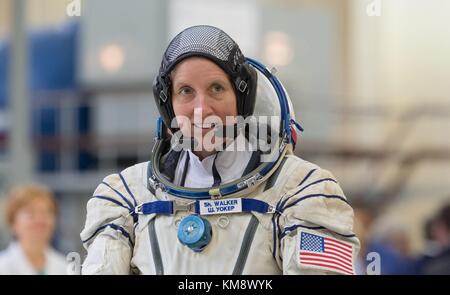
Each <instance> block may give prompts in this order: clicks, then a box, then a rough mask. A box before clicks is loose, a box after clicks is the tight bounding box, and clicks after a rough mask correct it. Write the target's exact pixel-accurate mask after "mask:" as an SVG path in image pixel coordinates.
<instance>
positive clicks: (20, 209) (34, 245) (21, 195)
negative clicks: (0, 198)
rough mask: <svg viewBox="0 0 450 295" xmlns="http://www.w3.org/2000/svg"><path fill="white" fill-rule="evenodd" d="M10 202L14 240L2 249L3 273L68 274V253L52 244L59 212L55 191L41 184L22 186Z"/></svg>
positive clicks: (8, 210)
mask: <svg viewBox="0 0 450 295" xmlns="http://www.w3.org/2000/svg"><path fill="white" fill-rule="evenodd" d="M6 202H7V203H6V214H5V215H6V224H7V226H8V227H9V229H10V232H11V234H12V236H13V241H12V242H11V244H10V246H9V247H8V248H7V249H6V250H5V251H2V252H0V274H2V275H6V274H10V275H33V274H48V275H55V274H66V262H65V259H64V256H62V255H61V254H59V253H57V252H56V251H55V250H53V249H52V248H51V246H50V242H51V239H52V236H53V232H54V229H55V224H56V215H57V206H56V201H55V199H54V197H53V194H52V193H51V192H50V191H48V190H47V189H46V188H44V187H41V186H38V185H25V186H19V187H16V188H14V189H12V190H11V191H10V192H9V194H8V196H7V201H6Z"/></svg>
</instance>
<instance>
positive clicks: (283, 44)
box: [263, 31, 294, 67]
mask: <svg viewBox="0 0 450 295" xmlns="http://www.w3.org/2000/svg"><path fill="white" fill-rule="evenodd" d="M291 44H292V43H291V40H290V38H289V35H288V34H286V33H284V32H277V31H272V32H267V33H266V34H265V35H264V51H263V57H264V60H265V61H266V62H267V64H269V65H271V66H277V67H280V66H286V65H288V64H289V63H290V62H291V61H292V59H293V58H294V50H293V49H292V45H291Z"/></svg>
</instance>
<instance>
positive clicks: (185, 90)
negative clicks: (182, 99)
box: [178, 86, 193, 95]
mask: <svg viewBox="0 0 450 295" xmlns="http://www.w3.org/2000/svg"><path fill="white" fill-rule="evenodd" d="M192 92H193V90H192V88H191V87H189V86H184V87H181V88H180V89H179V90H178V93H179V94H181V95H190V94H192Z"/></svg>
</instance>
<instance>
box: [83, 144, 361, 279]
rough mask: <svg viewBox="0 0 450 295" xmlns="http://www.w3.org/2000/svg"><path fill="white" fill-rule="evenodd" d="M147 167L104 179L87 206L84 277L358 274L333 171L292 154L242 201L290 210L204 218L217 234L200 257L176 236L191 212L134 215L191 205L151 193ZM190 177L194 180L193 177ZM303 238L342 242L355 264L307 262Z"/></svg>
mask: <svg viewBox="0 0 450 295" xmlns="http://www.w3.org/2000/svg"><path fill="white" fill-rule="evenodd" d="M218 157H219V156H218ZM181 159H182V158H181ZM180 161H182V160H180ZM236 165H240V166H239V167H241V166H242V164H240V163H238V164H233V165H232V166H231V167H230V169H233V168H234V167H235V166H236ZM178 166H180V165H178ZM148 167H149V163H148V162H146V163H140V164H137V165H134V166H132V167H129V168H127V169H125V170H124V171H122V172H120V173H118V174H112V175H109V176H107V177H106V178H105V179H104V180H103V182H102V183H101V184H100V185H99V186H98V187H97V189H96V190H95V192H94V195H93V197H92V199H90V200H89V201H88V204H87V219H86V224H85V228H84V230H83V231H82V233H81V235H80V236H81V239H82V240H83V243H84V247H85V248H86V250H87V252H88V254H87V257H86V259H85V261H84V263H83V267H82V273H83V274H188V275H193V274H350V273H353V272H354V266H353V264H354V261H355V260H356V256H357V253H358V251H359V247H360V246H359V241H358V239H357V237H356V236H355V235H354V233H353V230H352V228H353V210H352V208H351V206H350V205H349V204H348V202H347V200H346V197H345V195H344V193H343V192H342V190H341V188H340V186H339V184H338V182H337V181H336V179H335V178H334V177H333V175H332V174H331V173H330V172H328V171H327V170H324V169H321V168H320V167H318V166H317V165H315V164H312V163H309V162H307V161H304V160H302V159H300V158H298V157H297V156H295V155H293V154H292V152H291V151H290V149H289V151H288V153H287V154H286V155H285V156H284V159H283V161H282V162H281V164H280V166H279V167H278V168H277V170H276V171H275V172H274V173H273V175H272V176H271V177H270V178H269V179H268V180H267V181H266V182H264V183H262V184H261V185H259V186H256V187H255V188H254V190H253V191H252V192H251V193H249V194H248V195H246V196H245V197H246V198H255V199H258V200H262V201H265V202H267V203H268V204H270V205H273V206H276V205H280V206H281V205H283V208H285V209H284V210H283V211H282V212H281V213H280V214H262V213H255V212H252V213H248V212H246V213H233V214H224V215H208V216H204V218H206V219H207V220H208V221H209V222H210V223H211V226H212V231H213V235H212V240H211V242H210V243H209V244H208V245H207V246H206V248H205V249H204V250H203V251H201V252H194V251H192V250H191V249H189V248H188V247H186V246H184V245H182V244H181V243H180V242H179V241H178V238H177V226H178V224H179V222H180V220H181V219H182V218H183V217H185V216H187V215H189V214H192V213H189V212H182V211H181V212H176V213H175V214H174V215H156V214H150V215H138V216H136V215H134V214H132V213H131V212H132V210H133V208H135V207H136V206H137V205H139V204H142V203H147V202H151V201H156V200H177V201H180V202H185V201H186V200H184V199H180V198H177V197H175V196H172V195H169V194H167V193H163V192H161V190H156V192H155V193H152V192H151V190H150V189H149V186H148V182H147V179H148V177H149V175H148ZM236 167H237V166H236ZM177 170H179V169H178V168H177ZM190 175H191V176H189V174H188V177H195V173H194V172H191V174H190ZM280 208H281V207H280ZM305 234H312V235H314V237H319V238H323V239H332V240H334V241H338V242H341V243H343V244H345V245H346V247H349V249H351V250H350V252H349V253H351V254H350V255H351V258H350V263H348V262H347V263H346V262H345V261H343V262H342V263H343V264H345V265H344V266H342V267H329V265H328V266H327V263H326V261H325V263H321V264H316V265H313V264H309V265H308V264H305V263H302V262H301V261H300V260H299V253H300V250H301V249H300V245H301V240H300V237H301V236H303V235H305ZM334 261H336V260H334ZM339 261H342V259H341V260H339ZM349 264H352V265H349ZM339 265H340V264H339Z"/></svg>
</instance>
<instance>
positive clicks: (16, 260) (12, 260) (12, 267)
mask: <svg viewBox="0 0 450 295" xmlns="http://www.w3.org/2000/svg"><path fill="white" fill-rule="evenodd" d="M45 256H46V264H45V268H44V270H43V274H46V275H65V274H67V270H66V269H67V263H66V259H65V258H64V256H63V255H61V254H59V253H58V252H56V251H55V250H54V249H52V248H50V249H48V250H47V252H46V255H45ZM36 274H38V272H37V271H36V270H35V269H34V268H33V266H32V265H31V263H30V262H29V261H28V259H27V257H26V255H25V253H24V252H23V250H22V247H21V246H20V244H19V243H17V242H12V243H11V244H10V245H9V247H8V248H7V249H5V250H4V251H2V252H0V275H36Z"/></svg>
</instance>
